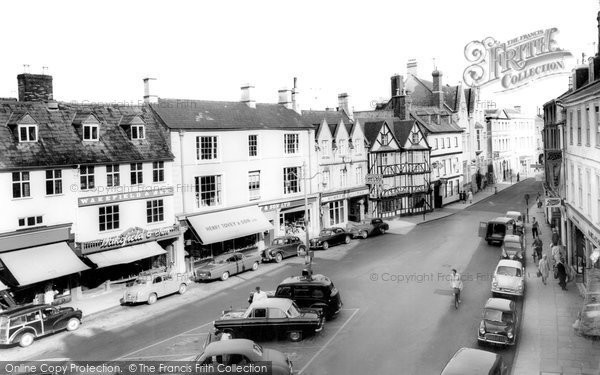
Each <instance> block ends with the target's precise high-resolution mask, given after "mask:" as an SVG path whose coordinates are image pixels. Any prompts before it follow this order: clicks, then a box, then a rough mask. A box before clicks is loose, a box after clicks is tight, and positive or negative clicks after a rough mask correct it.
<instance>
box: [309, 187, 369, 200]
mask: <svg viewBox="0 0 600 375" xmlns="http://www.w3.org/2000/svg"><path fill="white" fill-rule="evenodd" d="M367 194H369V189H362V190H357V191H351V192H348V191H346V192H344V193H338V194H334V195H330V196H327V197H325V196H323V197H322V198H321V202H333V201H339V200H341V199H348V198H354V197H358V196H361V195H367Z"/></svg>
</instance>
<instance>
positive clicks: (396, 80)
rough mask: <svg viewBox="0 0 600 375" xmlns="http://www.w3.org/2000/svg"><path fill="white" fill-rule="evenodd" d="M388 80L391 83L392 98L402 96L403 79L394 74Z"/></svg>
mask: <svg viewBox="0 0 600 375" xmlns="http://www.w3.org/2000/svg"><path fill="white" fill-rule="evenodd" d="M390 80H391V81H392V87H391V89H392V97H394V96H396V95H402V94H404V77H402V76H401V75H399V74H394V75H393V76H392V77H391V78H390Z"/></svg>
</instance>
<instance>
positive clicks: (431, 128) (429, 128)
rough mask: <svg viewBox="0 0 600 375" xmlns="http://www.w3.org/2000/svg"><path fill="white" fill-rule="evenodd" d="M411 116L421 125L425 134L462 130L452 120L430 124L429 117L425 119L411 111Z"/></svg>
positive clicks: (459, 131) (460, 131)
mask: <svg viewBox="0 0 600 375" xmlns="http://www.w3.org/2000/svg"><path fill="white" fill-rule="evenodd" d="M411 116H412V117H413V118H414V119H415V120H417V122H418V123H419V124H420V125H421V129H422V130H423V131H424V133H425V135H427V134H429V133H462V132H463V131H464V130H463V129H462V128H461V127H460V126H458V125H457V124H455V123H454V122H452V120H450V122H444V121H441V123H440V124H432V123H431V122H430V121H429V119H425V118H423V117H422V116H419V115H417V114H415V113H412V112H411ZM447 117H449V116H447Z"/></svg>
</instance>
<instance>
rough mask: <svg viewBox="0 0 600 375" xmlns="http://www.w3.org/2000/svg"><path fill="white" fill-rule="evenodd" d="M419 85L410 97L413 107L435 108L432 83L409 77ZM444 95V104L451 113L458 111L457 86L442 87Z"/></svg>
mask: <svg viewBox="0 0 600 375" xmlns="http://www.w3.org/2000/svg"><path fill="white" fill-rule="evenodd" d="M411 76H412V77H413V78H414V79H415V81H416V82H417V83H419V85H417V86H415V89H414V90H413V92H411V93H410V97H411V99H412V101H413V106H437V102H436V98H435V97H434V95H433V82H431V81H427V80H424V79H421V78H419V77H417V76H414V75H411ZM442 92H443V93H444V104H445V105H446V106H448V108H450V110H452V111H457V110H458V108H457V107H458V104H459V103H458V94H459V91H458V86H449V85H445V86H442Z"/></svg>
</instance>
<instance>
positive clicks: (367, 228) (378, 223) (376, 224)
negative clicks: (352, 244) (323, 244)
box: [347, 218, 390, 239]
mask: <svg viewBox="0 0 600 375" xmlns="http://www.w3.org/2000/svg"><path fill="white" fill-rule="evenodd" d="M347 227H348V232H350V233H352V236H353V237H354V238H356V237H360V238H363V239H364V238H367V237H369V236H373V235H376V234H385V232H387V231H388V230H389V229H390V226H389V225H388V224H387V223H386V222H384V221H383V220H381V219H379V218H377V219H371V220H364V221H361V222H356V221H351V222H349V223H348V225H347Z"/></svg>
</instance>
